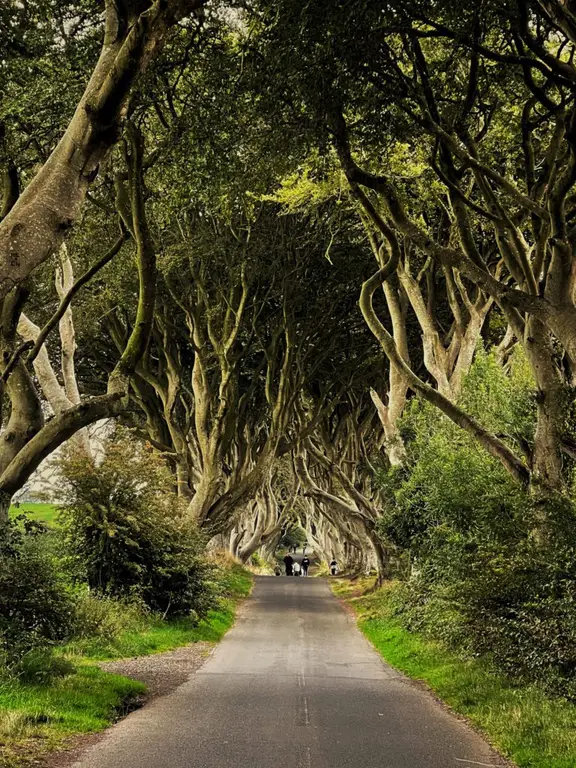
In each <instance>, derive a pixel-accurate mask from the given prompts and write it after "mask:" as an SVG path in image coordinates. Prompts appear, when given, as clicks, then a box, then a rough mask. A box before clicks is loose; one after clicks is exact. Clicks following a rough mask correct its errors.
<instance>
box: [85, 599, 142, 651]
mask: <svg viewBox="0 0 576 768" xmlns="http://www.w3.org/2000/svg"><path fill="white" fill-rule="evenodd" d="M146 614H147V608H146V606H145V605H144V604H143V603H142V602H141V601H137V600H131V601H128V600H118V599H116V598H112V597H107V596H106V595H97V594H95V593H94V592H88V591H87V590H82V592H81V593H80V594H79V595H78V598H77V601H76V612H75V617H74V619H75V620H74V638H75V639H79V640H82V639H86V638H98V637H104V638H108V639H112V640H113V639H115V638H117V637H119V636H120V635H121V634H122V633H123V632H128V631H137V630H139V629H143V628H144V627H145V626H146Z"/></svg>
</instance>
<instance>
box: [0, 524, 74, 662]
mask: <svg viewBox="0 0 576 768" xmlns="http://www.w3.org/2000/svg"><path fill="white" fill-rule="evenodd" d="M19 522H20V521H19ZM37 530H38V529H35V528H33V527H32V528H30V527H26V528H25V529H24V530H23V529H22V527H21V526H20V525H17V524H15V523H12V524H11V525H10V527H9V529H8V532H7V536H6V537H4V546H3V549H2V551H1V552H0V657H1V666H2V667H3V668H4V671H8V672H9V673H10V674H14V675H21V674H23V675H24V676H27V677H30V676H34V675H33V674H32V672H31V670H32V668H34V667H35V668H36V669H37V670H40V667H42V665H44V672H43V673H42V674H45V675H47V676H49V675H50V674H51V667H50V664H48V661H49V658H50V650H49V649H50V648H51V646H53V645H54V644H55V643H58V642H63V641H65V640H67V639H68V638H69V637H70V636H71V635H72V633H73V631H74V622H75V600H74V595H73V593H72V590H71V588H70V585H69V583H68V581H67V580H66V578H65V576H64V575H63V574H62V571H61V569H59V568H58V564H57V562H56V560H55V558H54V556H53V555H52V553H51V551H50V547H49V546H48V545H47V541H46V537H45V536H44V535H43V534H38V533H37ZM52 671H53V670H52ZM38 675H39V672H38ZM38 675H37V676H38Z"/></svg>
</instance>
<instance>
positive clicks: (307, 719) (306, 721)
mask: <svg viewBox="0 0 576 768" xmlns="http://www.w3.org/2000/svg"><path fill="white" fill-rule="evenodd" d="M302 706H303V709H304V725H310V713H309V712H308V699H307V698H306V696H304V697H303V701H302Z"/></svg>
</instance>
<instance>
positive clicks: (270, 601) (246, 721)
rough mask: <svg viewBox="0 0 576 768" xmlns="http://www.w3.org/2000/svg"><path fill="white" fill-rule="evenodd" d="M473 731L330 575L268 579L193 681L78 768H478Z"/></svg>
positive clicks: (482, 761)
mask: <svg viewBox="0 0 576 768" xmlns="http://www.w3.org/2000/svg"><path fill="white" fill-rule="evenodd" d="M501 764H502V763H501V762H500V761H499V758H498V757H497V756H496V755H495V754H494V753H493V752H492V751H491V749H490V748H489V747H488V745H487V744H486V743H485V742H484V741H483V740H482V739H481V738H480V737H479V736H478V735H476V734H475V733H474V732H473V731H471V730H470V729H469V728H467V727H466V726H465V725H464V724H462V723H461V722H460V721H459V720H457V719H456V718H455V717H453V716H452V715H451V714H449V713H448V712H447V711H446V710H444V709H443V707H442V706H441V705H439V704H438V703H437V702H435V701H434V699H433V698H432V697H431V696H430V695H428V694H427V693H425V692H424V691H422V690H420V689H419V688H418V687H417V686H415V685H414V684H413V683H411V682H410V681H408V680H406V679H405V678H404V677H403V676H401V675H400V674H398V673H397V672H396V671H394V670H393V669H391V668H390V667H388V666H387V665H386V664H384V663H383V662H382V661H381V659H380V657H379V656H378V655H377V654H376V652H375V651H374V650H373V649H372V647H371V646H370V645H369V643H368V642H367V641H366V640H365V639H364V637H363V636H362V635H361V634H360V632H359V631H358V629H357V628H356V625H355V622H354V620H353V618H352V617H351V616H350V615H349V614H348V613H347V612H346V611H345V610H344V609H343V608H342V607H341V606H340V604H339V602H338V601H337V600H336V599H335V598H334V597H333V596H332V595H331V594H330V591H329V588H328V585H327V583H326V581H325V580H322V579H313V578H308V579H304V578H294V577H292V578H290V577H285V576H281V577H260V578H258V579H257V582H256V586H255V589H254V592H253V595H252V597H251V599H250V600H249V601H248V602H247V603H246V605H245V606H244V608H243V609H242V611H241V615H240V617H239V619H238V621H237V623H236V625H235V627H234V628H233V629H232V630H231V631H230V632H229V633H228V634H227V635H226V637H225V638H224V640H223V641H222V643H221V644H220V645H219V646H218V647H217V649H216V651H215V652H214V653H213V655H212V656H211V657H210V659H209V660H208V661H207V663H206V664H205V665H204V666H203V667H202V668H201V669H200V671H199V672H197V673H196V674H195V675H193V676H192V677H191V678H190V679H189V680H188V682H186V683H185V684H184V685H182V686H181V687H180V688H178V689H177V690H176V691H175V692H174V693H172V694H170V695H168V696H165V697H163V698H160V699H157V700H155V701H153V702H152V703H151V704H150V705H148V706H146V707H144V708H143V709H141V710H139V711H138V712H135V713H133V714H132V715H130V716H129V717H128V718H126V719H125V720H123V721H122V722H120V723H118V724H117V725H116V726H114V727H113V728H111V729H110V730H109V731H108V732H107V733H106V735H105V736H104V738H103V739H102V740H101V741H99V742H98V743H97V744H95V745H93V746H92V747H91V748H90V749H89V750H88V751H87V752H86V753H85V754H84V755H83V756H82V757H81V758H80V759H79V761H78V762H76V763H75V764H74V766H75V768H276V766H282V768H467V767H468V768H473V767H474V766H478V765H480V766H482V765H488V766H493V765H501Z"/></svg>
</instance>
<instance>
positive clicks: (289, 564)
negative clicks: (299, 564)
mask: <svg viewBox="0 0 576 768" xmlns="http://www.w3.org/2000/svg"><path fill="white" fill-rule="evenodd" d="M284 565H285V566H286V576H292V566H293V565H294V560H293V558H292V555H290V554H287V555H286V557H285V558H284Z"/></svg>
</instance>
